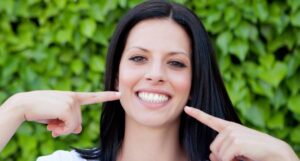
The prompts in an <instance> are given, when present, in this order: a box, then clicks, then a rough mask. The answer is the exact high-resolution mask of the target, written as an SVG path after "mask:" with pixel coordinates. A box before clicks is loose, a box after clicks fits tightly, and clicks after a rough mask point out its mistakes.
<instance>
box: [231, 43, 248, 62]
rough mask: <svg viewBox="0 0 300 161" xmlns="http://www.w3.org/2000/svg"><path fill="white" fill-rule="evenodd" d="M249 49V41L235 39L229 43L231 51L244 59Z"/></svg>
mask: <svg viewBox="0 0 300 161" xmlns="http://www.w3.org/2000/svg"><path fill="white" fill-rule="evenodd" d="M248 50H249V45H248V42H247V41H245V40H239V39H234V40H233V41H232V42H231V43H230V45H229V51H230V52H231V53H232V54H234V55H236V56H237V57H238V58H239V59H240V60H241V61H244V60H245V58H246V55H247V52H248Z"/></svg>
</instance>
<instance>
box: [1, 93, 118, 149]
mask: <svg viewBox="0 0 300 161" xmlns="http://www.w3.org/2000/svg"><path fill="white" fill-rule="evenodd" d="M119 97H120V94H119V93H118V92H64V91H32V92H24V93H19V94H15V95H13V96H11V97H10V98H9V99H8V100H6V101H5V102H4V103H3V105H2V106H1V108H0V127H1V133H0V138H1V139H0V151H1V150H2V149H3V148H4V146H5V145H6V144H7V142H8V141H9V140H10V138H11V137H12V136H13V134H14V133H15V132H16V130H17V128H18V127H19V126H20V125H21V124H22V123H23V122H24V121H33V122H39V123H44V124H46V125H47V129H48V130H49V131H51V133H52V136H53V137H57V136H60V135H68V134H71V133H74V134H78V133H80V132H81V129H82V127H81V121H82V120H81V110H80V106H81V105H88V104H94V103H101V102H105V101H110V100H116V99H119Z"/></svg>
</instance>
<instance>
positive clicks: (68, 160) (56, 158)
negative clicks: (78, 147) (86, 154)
mask: <svg viewBox="0 0 300 161" xmlns="http://www.w3.org/2000/svg"><path fill="white" fill-rule="evenodd" d="M36 161H87V160H86V159H82V158H81V157H80V155H79V154H78V153H76V152H75V151H74V150H73V151H63V150H58V151H55V152H54V153H52V154H50V155H46V156H42V157H38V158H37V160H36Z"/></svg>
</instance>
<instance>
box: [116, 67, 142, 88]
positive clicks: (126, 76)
mask: <svg viewBox="0 0 300 161" xmlns="http://www.w3.org/2000/svg"><path fill="white" fill-rule="evenodd" d="M140 75H141V72H139V71H138V70H136V69H134V68H131V67H129V66H128V65H122V64H121V65H120V69H119V79H118V80H119V82H118V87H119V91H120V92H121V93H122V92H126V91H127V90H128V89H131V88H133V86H134V85H135V84H136V83H137V82H138V81H139V78H140V77H141V76H140Z"/></svg>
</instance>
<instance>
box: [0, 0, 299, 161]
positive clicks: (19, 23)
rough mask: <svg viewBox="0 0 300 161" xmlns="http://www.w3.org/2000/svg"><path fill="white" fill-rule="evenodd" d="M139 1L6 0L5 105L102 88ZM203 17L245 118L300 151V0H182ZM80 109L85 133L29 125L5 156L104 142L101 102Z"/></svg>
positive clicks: (0, 22)
mask: <svg viewBox="0 0 300 161" xmlns="http://www.w3.org/2000/svg"><path fill="white" fill-rule="evenodd" d="M140 2H141V0H109V1H105V0H101V1H99V0H26V1H25V0H5V1H0V33H1V34H0V42H1V43H0V76H1V81H0V102H3V101H4V100H5V99H6V98H8V96H10V95H12V94H14V93H16V92H21V91H29V90H41V89H56V90H74V91H99V90H101V89H103V84H102V82H103V72H104V70H105V66H104V63H105V57H106V51H107V46H108V44H109V38H110V36H111V35H112V32H113V30H114V28H115V25H116V23H117V21H118V20H119V19H120V17H121V16H122V15H123V14H124V13H125V12H126V11H127V10H128V9H129V8H132V7H133V6H135V5H136V4H138V3H140ZM176 2H178V3H181V4H185V5H186V6H188V7H189V8H191V9H192V10H193V11H194V12H195V13H197V14H198V16H199V17H200V18H201V20H202V21H203V23H204V25H205V27H206V29H207V30H208V32H209V34H210V36H211V38H212V42H213V44H214V45H215V50H216V54H217V58H218V60H219V65H220V68H221V72H222V75H223V78H224V81H225V83H226V87H227V90H228V92H229V94H230V97H231V100H232V102H233V104H234V106H235V107H236V110H237V111H238V113H239V115H240V117H241V119H242V120H243V122H244V123H245V124H246V125H247V126H250V127H253V128H256V129H259V130H261V131H264V132H267V133H269V134H270V135H273V136H276V137H278V138H281V139H284V140H285V141H287V142H288V143H289V144H290V145H291V146H292V147H293V148H294V150H295V151H296V152H297V153H298V154H300V126H299V122H300V92H299V91H300V83H299V82H300V76H299V75H300V67H299V66H300V39H299V37H300V1H298V0H285V1H277V0H273V1H267V0H230V1H224V0H209V1H207V0H190V1H188V0H176ZM94 106H95V108H83V114H84V120H83V124H84V130H83V132H82V133H81V134H80V135H79V136H74V135H71V136H67V137H59V138H58V139H53V138H51V136H50V134H49V133H48V132H46V129H45V127H44V126H43V125H39V124H32V123H25V124H23V125H22V126H21V127H20V129H19V130H18V132H17V134H16V135H15V136H14V138H13V139H12V140H11V141H10V142H9V144H8V145H7V147H6V148H5V149H4V151H3V152H1V154H0V160H6V161H23V160H35V158H36V157H37V156H40V155H45V154H49V153H52V152H53V151H55V150H57V149H66V150H67V149H70V145H71V146H75V147H82V148H83V147H92V146H94V145H95V144H96V143H97V142H98V139H97V138H98V135H99V127H98V122H99V115H100V110H99V107H98V106H99V105H94Z"/></svg>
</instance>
